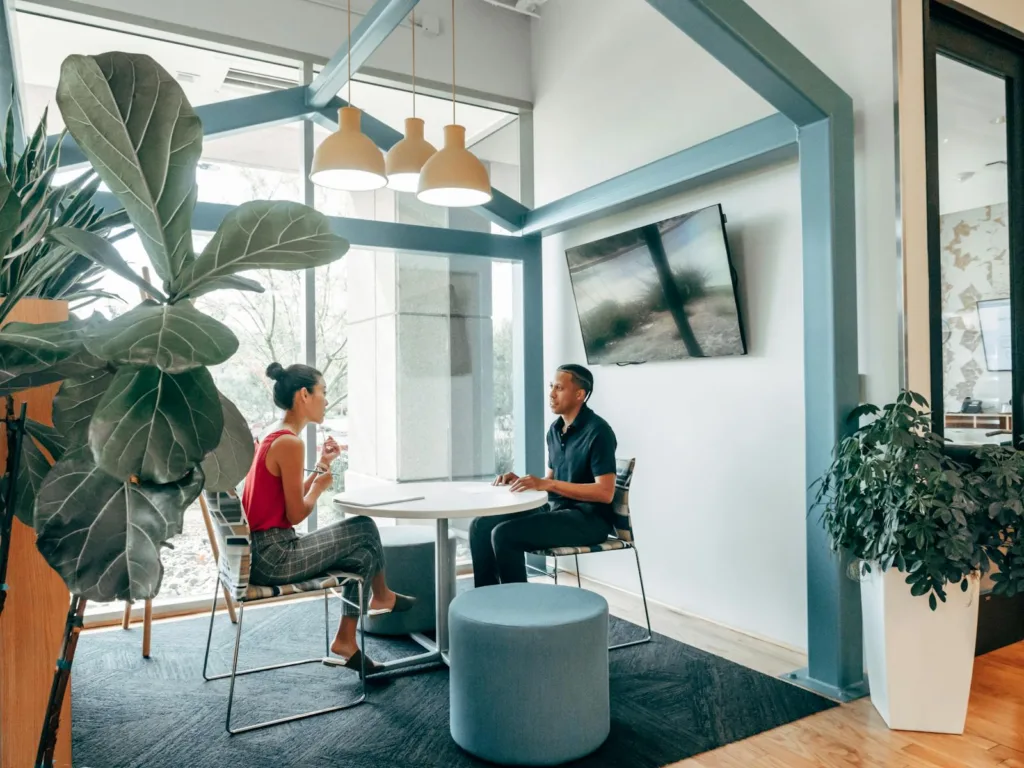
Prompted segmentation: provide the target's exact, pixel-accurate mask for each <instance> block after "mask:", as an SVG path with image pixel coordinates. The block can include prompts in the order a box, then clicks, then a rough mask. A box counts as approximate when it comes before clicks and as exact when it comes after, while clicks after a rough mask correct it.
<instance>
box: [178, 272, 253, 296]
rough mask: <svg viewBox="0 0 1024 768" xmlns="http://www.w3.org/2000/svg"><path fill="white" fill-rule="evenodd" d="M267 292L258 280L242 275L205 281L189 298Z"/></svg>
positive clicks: (192, 291) (191, 292) (194, 289)
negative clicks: (229, 293) (236, 292)
mask: <svg viewBox="0 0 1024 768" xmlns="http://www.w3.org/2000/svg"><path fill="white" fill-rule="evenodd" d="M265 290H266V289H265V288H264V287H263V286H262V285H260V283H258V282H257V281H256V280H253V279H251V278H248V277H242V276H241V275H229V276H228V277H218V278H214V279H213V280H204V281H203V282H202V283H200V284H199V285H198V286H196V287H195V288H193V289H192V290H191V291H190V292H189V295H188V297H187V298H190V299H194V298H196V297H197V296H202V295H203V294H206V293H212V292H213V291H252V292H253V293H263V292H264V291H265ZM178 298H179V299H182V298H185V297H184V296H180V297H178Z"/></svg>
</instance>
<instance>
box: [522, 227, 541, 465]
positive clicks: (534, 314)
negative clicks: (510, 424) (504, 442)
mask: <svg viewBox="0 0 1024 768" xmlns="http://www.w3.org/2000/svg"><path fill="white" fill-rule="evenodd" d="M516 239H517V240H522V241H523V245H524V247H525V248H527V249H528V250H527V255H526V258H525V259H524V260H523V276H522V281H523V305H522V334H523V349H522V363H521V367H520V368H519V370H520V371H521V373H520V374H519V375H520V377H521V382H522V387H523V390H522V398H521V402H522V410H521V411H517V412H516V413H515V417H516V446H517V447H520V446H521V450H522V451H523V453H522V455H517V456H516V469H517V471H519V472H520V473H521V472H522V471H523V470H525V471H526V473H527V474H531V475H533V476H534V477H544V475H545V474H546V472H547V462H546V460H545V434H546V432H547V425H546V424H545V418H546V416H547V409H546V408H545V405H546V403H547V398H546V397H545V395H546V394H547V385H546V382H547V375H548V374H547V371H545V370H544V277H543V273H544V255H543V251H542V241H541V238H540V237H539V236H533V237H523V238H516ZM515 362H517V363H518V362H519V361H518V360H516V361H515ZM516 399H517V401H518V400H519V398H516ZM516 404H517V405H518V404H519V403H518V402H517V403H516ZM520 431H521V432H522V438H521V439H520V437H519V432H520Z"/></svg>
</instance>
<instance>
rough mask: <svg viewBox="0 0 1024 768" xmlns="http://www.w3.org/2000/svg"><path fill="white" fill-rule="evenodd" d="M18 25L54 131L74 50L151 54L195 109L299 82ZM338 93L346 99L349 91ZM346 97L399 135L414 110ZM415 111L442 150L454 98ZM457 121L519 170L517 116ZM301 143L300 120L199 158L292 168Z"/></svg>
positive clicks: (28, 107) (146, 42)
mask: <svg viewBox="0 0 1024 768" xmlns="http://www.w3.org/2000/svg"><path fill="white" fill-rule="evenodd" d="M16 21H17V36H18V43H19V45H18V49H19V60H20V61H19V63H20V74H21V78H22V81H23V83H24V89H23V97H24V101H25V105H24V106H25V117H26V123H27V125H29V126H31V127H33V128H34V126H35V125H36V123H37V122H38V120H39V119H40V117H41V116H42V112H43V109H44V108H46V107H49V118H48V132H49V133H51V134H52V133H57V132H59V131H60V130H61V129H62V128H63V121H62V120H61V116H60V113H59V111H58V110H57V109H56V107H55V99H54V96H55V92H56V85H57V81H58V79H59V78H60V66H61V63H62V62H63V61H64V59H65V58H66V57H67V56H69V55H70V54H72V53H83V54H98V53H102V52H104V51H112V50H117V51H126V52H130V53H145V54H148V55H150V56H152V57H153V58H154V59H156V60H157V61H158V62H159V63H160V64H161V65H162V66H163V67H164V68H165V69H167V70H168V71H169V72H170V73H171V74H172V75H174V76H175V78H176V79H177V80H178V81H179V82H180V83H181V85H182V88H183V89H184V90H185V93H186V94H187V96H188V98H189V101H190V102H191V103H192V104H193V106H200V105H203V104H209V103H212V102H217V101H223V100H226V99H232V98H238V97H241V96H249V95H252V94H254V93H260V92H265V91H267V90H269V89H272V88H286V87H292V86H295V85H298V84H299V81H300V72H299V68H298V65H297V64H289V63H287V62H284V61H277V62H275V61H266V60H262V59H258V58H250V57H246V56H241V55H238V54H235V53H225V52H222V51H216V50H207V49H202V48H197V47H194V46H189V45H183V44H181V43H177V42H169V41H166V40H158V39H153V38H148V37H142V36H140V35H138V34H132V33H129V32H123V31H119V30H112V29H103V28H100V27H93V26H89V25H85V24H79V23H76V22H72V21H65V20H62V19H54V18H49V17H46V16H41V15H35V14H31V13H25V12H18V13H17V15H16ZM40 40H45V41H46V45H37V44H33V42H34V41H40ZM341 96H342V97H343V98H347V97H348V96H349V93H348V91H347V89H344V90H343V91H342V93H341ZM351 100H352V102H353V103H354V104H355V105H356V106H359V107H361V108H363V109H364V110H365V111H366V112H368V113H369V114H372V115H373V116H374V117H376V118H377V119H379V120H381V121H382V122H384V123H386V124H387V125H390V126H391V127H392V128H394V129H396V130H398V131H404V128H405V118H406V117H409V116H410V115H411V112H412V95H411V94H410V93H408V92H406V91H403V90H399V89H396V88H388V87H384V86H380V85H372V84H369V83H360V82H355V83H353V86H352V91H351ZM416 112H417V115H418V116H419V117H421V118H423V119H424V121H425V122H426V138H427V140H428V141H430V142H432V143H433V144H434V145H435V146H438V147H440V146H441V144H442V143H443V130H442V129H443V126H444V125H446V124H448V123H450V122H451V117H452V105H451V101H450V100H448V99H441V98H436V97H433V96H424V95H418V96H417V97H416ZM456 117H457V118H458V121H459V123H460V124H462V125H464V126H465V127H466V140H467V144H468V145H470V146H473V145H474V144H476V143H477V142H480V146H479V147H478V148H477V147H474V150H475V151H477V152H478V154H480V156H481V157H482V159H484V160H490V161H492V162H503V163H508V164H511V165H518V162H519V158H518V132H517V126H515V125H514V124H515V122H516V116H515V115H511V114H509V113H506V112H501V111H498V110H494V109H487V108H485V107H479V106H474V105H468V104H458V105H457V109H456ZM506 126H508V127H506ZM503 128H504V129H505V130H502V129H503ZM509 132H515V133H516V140H515V141H512V142H510V141H501V142H496V141H494V137H495V136H500V135H504V134H508V133H509ZM326 135H327V134H326V131H324V130H323V129H320V128H319V127H318V128H317V136H318V140H320V139H322V138H323V137H324V136H326ZM301 141H302V139H301V131H300V130H299V128H298V124H297V123H296V124H291V125H282V126H273V127H270V128H263V129H257V130H254V131H249V132H246V133H242V134H236V135H234V136H231V137H229V138H224V139H218V140H212V141H211V140H208V141H206V142H205V146H204V152H203V157H204V159H206V160H215V161H216V160H220V161H224V162H235V163H244V164H248V165H252V166H255V167H261V168H271V169H279V170H287V171H294V170H295V169H296V168H297V164H298V162H299V158H300V156H301V151H302V150H301Z"/></svg>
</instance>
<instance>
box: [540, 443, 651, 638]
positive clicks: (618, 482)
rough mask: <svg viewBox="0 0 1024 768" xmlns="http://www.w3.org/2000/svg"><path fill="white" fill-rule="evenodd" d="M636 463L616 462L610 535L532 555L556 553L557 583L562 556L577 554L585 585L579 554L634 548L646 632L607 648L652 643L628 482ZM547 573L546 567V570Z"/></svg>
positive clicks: (625, 460) (578, 582)
mask: <svg viewBox="0 0 1024 768" xmlns="http://www.w3.org/2000/svg"><path fill="white" fill-rule="evenodd" d="M635 467H636V459H619V460H617V461H616V462H615V498H614V500H613V501H612V512H613V513H614V519H613V522H612V527H613V529H614V533H612V534H610V535H609V536H608V539H607V540H606V541H602V542H601V543H600V544H594V545H592V546H589V547H552V548H551V549H539V550H535V551H533V552H530V554H531V555H540V556H542V557H554V558H556V559H555V571H554V577H555V584H557V583H558V560H557V558H559V557H574V558H576V584H577V585H578V586H580V587H582V586H583V579H582V577H581V576H580V562H579V556H580V555H589V554H591V553H593V552H614V551H615V550H623V549H625V550H631V551H632V552H633V556H634V557H635V558H636V574H637V577H638V578H639V579H640V597H641V598H642V599H643V602H644V618H645V619H647V635H646V636H645V637H643V638H642V639H640V640H630V641H629V642H625V643H618V644H616V645H612V646H609V648H608V650H610V651H613V650H615V649H616V648H628V647H629V646H631V645H640V644H641V643H649V642H650V641H651V638H652V637H654V633H652V632H651V615H650V613H649V612H648V611H647V592H645V591H644V577H643V574H642V573H641V572H640V552H639V550H637V548H636V544H635V540H634V538H633V516H632V514H631V512H630V510H629V485H630V483H632V482H633V469H634V468H635ZM543 573H545V574H546V573H547V571H546V570H545V571H543Z"/></svg>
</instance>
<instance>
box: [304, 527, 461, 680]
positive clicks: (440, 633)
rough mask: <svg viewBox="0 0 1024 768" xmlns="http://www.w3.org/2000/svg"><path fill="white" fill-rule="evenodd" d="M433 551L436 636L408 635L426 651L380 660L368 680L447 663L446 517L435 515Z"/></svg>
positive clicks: (448, 564) (449, 596) (338, 662)
mask: <svg viewBox="0 0 1024 768" xmlns="http://www.w3.org/2000/svg"><path fill="white" fill-rule="evenodd" d="M434 552H435V554H434V562H435V565H436V573H435V576H434V578H435V582H436V589H435V591H436V594H437V613H436V616H435V624H434V626H435V633H436V635H437V639H436V640H432V639H430V638H429V637H427V636H426V635H423V634H420V633H414V634H412V635H409V637H411V638H412V639H413V640H415V641H416V642H417V643H419V644H420V645H421V646H423V648H424V649H425V651H426V653H417V654H413V655H412V656H406V657H405V658H404V659H395V660H394V661H385V662H382V663H380V664H379V666H380V667H381V668H382V671H380V672H377V673H375V674H372V675H367V676H366V679H367V680H376V679H379V678H384V677H389V676H390V675H392V674H394V673H397V672H401V671H403V670H406V669H409V668H411V667H423V666H437V665H439V664H445V665H447V664H448V606H449V605H450V604H451V602H452V600H453V599H454V598H455V595H453V594H451V592H450V590H449V588H448V579H447V576H446V574H448V573H449V572H450V571H451V568H452V561H451V556H450V553H449V551H448V520H446V519H444V518H438V520H437V539H436V541H435V543H434ZM323 662H324V664H327V665H328V666H332V667H343V666H345V662H344V661H342V660H341V659H336V658H332V657H330V656H328V657H325V658H324V660H323Z"/></svg>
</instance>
